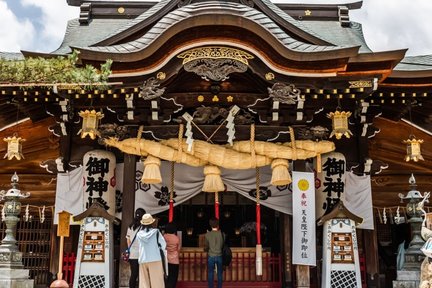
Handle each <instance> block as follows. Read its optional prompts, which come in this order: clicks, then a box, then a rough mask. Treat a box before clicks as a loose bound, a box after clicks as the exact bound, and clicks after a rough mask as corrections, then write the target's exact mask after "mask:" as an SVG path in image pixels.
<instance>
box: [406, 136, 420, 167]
mask: <svg viewBox="0 0 432 288" xmlns="http://www.w3.org/2000/svg"><path fill="white" fill-rule="evenodd" d="M423 142H424V141H423V140H422V139H417V138H415V136H414V135H410V137H409V138H408V139H407V140H403V143H404V144H406V145H407V146H406V151H407V155H406V156H405V161H406V162H409V161H410V160H413V161H414V162H418V161H419V160H424V158H423V156H422V155H421V144H422V143H423Z"/></svg>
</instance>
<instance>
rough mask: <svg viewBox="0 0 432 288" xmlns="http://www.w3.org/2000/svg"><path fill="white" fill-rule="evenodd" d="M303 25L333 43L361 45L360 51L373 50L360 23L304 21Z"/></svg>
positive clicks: (367, 51)
mask: <svg viewBox="0 0 432 288" xmlns="http://www.w3.org/2000/svg"><path fill="white" fill-rule="evenodd" d="M303 25H304V26H305V27H307V28H308V29H309V30H312V31H314V32H315V33H316V34H319V35H320V37H321V38H322V39H324V40H326V41H327V42H330V43H332V44H335V45H338V46H360V50H359V52H360V53H370V52H372V50H371V49H370V48H369V47H368V46H367V43H366V40H365V39H364V35H363V29H362V25H361V24H360V23H357V22H351V25H350V27H342V26H341V24H340V22H339V21H303Z"/></svg>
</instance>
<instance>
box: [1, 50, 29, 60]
mask: <svg viewBox="0 0 432 288" xmlns="http://www.w3.org/2000/svg"><path fill="white" fill-rule="evenodd" d="M0 58H2V59H7V60H22V59H24V55H23V54H21V53H13V52H0Z"/></svg>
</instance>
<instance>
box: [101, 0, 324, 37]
mask: <svg viewBox="0 0 432 288" xmlns="http://www.w3.org/2000/svg"><path fill="white" fill-rule="evenodd" d="M214 2H217V3H220V5H221V6H223V5H224V4H235V5H242V6H243V4H239V3H235V2H228V1H208V2H205V1H204V2H198V3H192V4H189V5H188V6H190V5H194V4H201V5H205V4H207V3H209V4H213V3H214ZM252 2H253V4H252V5H251V6H254V5H256V6H257V7H258V8H260V9H261V10H262V11H264V12H265V14H266V15H267V16H268V17H269V18H271V19H272V20H273V21H274V22H275V23H277V24H278V25H279V26H280V27H283V28H284V29H286V30H288V31H290V32H292V33H294V34H296V35H298V36H299V37H300V38H302V39H304V40H305V42H310V43H313V44H319V45H331V43H330V42H328V41H327V40H325V39H324V38H322V37H321V36H320V35H318V34H317V33H315V32H314V31H313V30H310V29H309V28H308V27H306V26H305V25H303V24H302V23H301V22H300V21H297V20H295V19H294V18H292V17H291V16H289V15H288V14H287V13H285V12H284V11H283V10H282V9H280V8H279V7H278V6H276V5H275V4H274V3H272V2H271V1H270V0H252ZM181 3H182V0H161V1H160V2H158V3H157V4H155V5H154V6H153V7H151V8H150V9H149V10H147V11H146V12H144V13H142V14H141V15H140V16H138V17H137V18H135V19H133V20H131V21H130V22H128V23H127V24H126V25H124V26H123V27H122V28H120V29H118V30H116V31H114V32H113V33H111V34H110V35H107V36H106V38H105V39H103V40H101V41H100V42H98V43H97V44H96V45H98V46H101V45H111V44H115V43H118V42H120V41H121V40H123V39H125V38H127V37H128V36H130V35H132V34H134V33H136V32H137V31H140V30H142V29H145V28H147V27H149V26H150V25H153V24H154V23H155V22H156V21H158V20H160V19H161V18H162V17H165V15H166V14H167V13H169V12H170V11H171V10H172V9H173V8H174V7H176V6H181ZM245 7H249V6H245ZM249 8H251V7H249ZM178 9H179V10H180V9H182V7H180V8H178ZM251 9H253V8H251Z"/></svg>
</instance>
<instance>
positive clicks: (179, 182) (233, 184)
mask: <svg viewBox="0 0 432 288" xmlns="http://www.w3.org/2000/svg"><path fill="white" fill-rule="evenodd" d="M123 167H124V166H123V163H121V164H117V166H116V190H119V191H120V192H121V191H122V188H123ZM143 168H144V167H143V164H142V162H138V163H137V168H136V175H135V207H136V208H138V207H142V208H144V209H145V210H146V211H147V212H148V213H151V214H156V213H159V212H162V211H165V210H168V208H169V205H168V204H169V188H170V183H171V162H166V161H162V163H161V167H160V169H161V175H162V183H161V184H156V185H153V184H152V185H149V184H143V183H142V182H141V177H142V173H143ZM221 177H222V181H223V182H224V184H225V185H226V190H227V191H234V192H237V193H239V194H241V195H242V196H244V197H246V198H249V199H251V200H253V201H255V199H256V198H255V195H256V194H255V190H256V184H255V181H256V171H255V169H248V170H230V169H221ZM270 179H271V169H270V167H269V166H266V167H261V168H260V180H261V181H260V187H261V188H260V189H261V195H262V196H261V200H260V203H261V205H264V206H267V207H269V208H271V209H274V210H277V211H279V212H282V213H285V214H292V203H291V201H292V197H291V196H292V194H291V190H290V189H289V187H288V185H287V186H280V187H275V186H271V185H270ZM82 183H83V174H82V168H77V169H75V170H73V171H71V172H68V173H59V174H58V175H57V188H56V204H55V206H56V210H55V213H56V214H55V215H57V213H58V212H60V211H62V210H65V211H68V212H69V213H71V214H72V215H77V214H79V213H82V212H84V210H85V199H84V193H83V188H82V187H83V186H82ZM203 184H204V174H203V167H191V166H188V165H185V164H177V163H176V164H175V177H174V187H175V188H174V191H175V197H174V201H175V203H174V205H179V204H181V203H183V202H185V201H187V200H189V199H191V198H192V197H194V196H196V195H197V194H199V193H201V189H202V187H203ZM221 193H223V192H221ZM222 204H223V203H222ZM116 216H117V217H118V218H121V213H116ZM56 218H57V217H56ZM56 218H55V222H54V223H57V219H56Z"/></svg>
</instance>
